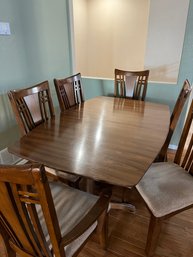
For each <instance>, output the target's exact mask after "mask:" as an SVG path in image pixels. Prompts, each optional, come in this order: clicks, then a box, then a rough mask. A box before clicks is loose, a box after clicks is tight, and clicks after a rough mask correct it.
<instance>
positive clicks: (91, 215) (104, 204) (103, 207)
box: [60, 189, 111, 247]
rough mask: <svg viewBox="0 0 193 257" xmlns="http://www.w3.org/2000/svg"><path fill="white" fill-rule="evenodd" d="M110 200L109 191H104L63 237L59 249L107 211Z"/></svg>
mask: <svg viewBox="0 0 193 257" xmlns="http://www.w3.org/2000/svg"><path fill="white" fill-rule="evenodd" d="M110 198H111V192H110V190H108V189H107V190H104V191H103V192H102V193H101V194H100V197H99V199H98V200H97V202H96V203H95V204H94V206H93V207H92V208H91V209H90V211H89V212H88V213H87V214H86V216H85V217H84V218H83V219H82V220H81V221H80V222H79V223H78V224H77V225H76V226H75V227H74V228H73V229H72V230H71V231H69V232H68V233H67V234H66V235H65V236H63V237H62V240H61V245H60V246H61V247H64V246H66V245H68V244H70V243H71V242H72V241H74V240H75V239H76V238H78V237H79V236H81V235H82V234H83V233H84V232H85V231H86V230H87V229H88V228H89V227H90V226H91V225H92V224H93V223H94V222H95V221H96V220H97V219H98V218H99V217H100V215H101V214H102V213H103V212H104V211H107V210H108V205H109V202H110Z"/></svg>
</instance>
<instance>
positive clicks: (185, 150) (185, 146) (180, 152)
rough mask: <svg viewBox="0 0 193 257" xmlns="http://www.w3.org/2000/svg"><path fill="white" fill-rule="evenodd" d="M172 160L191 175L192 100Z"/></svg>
mask: <svg viewBox="0 0 193 257" xmlns="http://www.w3.org/2000/svg"><path fill="white" fill-rule="evenodd" d="M174 162H175V163H177V164H179V165H181V166H182V167H183V168H184V169H186V170H187V171H188V172H189V173H191V175H193V100H192V103H191V105H190V108H189V111H188V115H187V118H186V122H185V124H184V129H183V131H182V135H181V138H180V142H179V145H178V149H177V151H176V155H175V158H174Z"/></svg>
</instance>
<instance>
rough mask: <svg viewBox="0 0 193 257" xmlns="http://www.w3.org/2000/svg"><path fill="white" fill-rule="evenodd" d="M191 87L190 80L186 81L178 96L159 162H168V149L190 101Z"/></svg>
mask: <svg viewBox="0 0 193 257" xmlns="http://www.w3.org/2000/svg"><path fill="white" fill-rule="evenodd" d="M191 90H192V88H191V86H190V83H189V81H188V80H185V81H184V84H183V87H182V89H181V91H180V94H179V96H178V99H177V101H176V104H175V106H174V109H173V112H172V115H171V117H170V127H169V132H168V135H167V138H166V140H165V143H164V145H163V146H162V148H161V151H160V153H159V157H158V158H157V160H158V161H164V160H166V157H167V149H168V146H169V143H170V140H171V138H172V135H173V133H174V130H175V128H176V125H177V122H178V120H179V117H180V114H181V112H182V109H183V107H184V104H185V103H186V100H187V99H188V96H189V95H190V93H191Z"/></svg>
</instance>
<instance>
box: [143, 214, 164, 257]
mask: <svg viewBox="0 0 193 257" xmlns="http://www.w3.org/2000/svg"><path fill="white" fill-rule="evenodd" d="M161 225H162V221H161V220H160V219H159V218H156V217H154V216H153V215H151V218H150V223H149V230H148V236H147V243H146V249H145V251H146V253H147V256H148V257H150V256H153V254H154V250H155V248H156V245H157V241H158V237H159V234H160V231H161Z"/></svg>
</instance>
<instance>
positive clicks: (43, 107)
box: [8, 81, 80, 188]
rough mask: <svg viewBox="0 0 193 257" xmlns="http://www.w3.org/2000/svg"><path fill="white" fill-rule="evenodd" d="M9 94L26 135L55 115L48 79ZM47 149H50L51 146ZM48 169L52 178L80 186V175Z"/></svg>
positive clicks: (20, 126) (22, 130) (22, 131)
mask: <svg viewBox="0 0 193 257" xmlns="http://www.w3.org/2000/svg"><path fill="white" fill-rule="evenodd" d="M8 96H9V99H10V102H11V106H12V109H13V112H14V114H15V118H16V121H17V123H18V125H19V128H20V132H21V134H22V135H26V134H27V133H29V132H30V131H31V130H33V129H34V128H36V127H37V126H39V125H40V124H42V123H44V122H45V121H47V120H48V119H49V118H50V117H54V107H53V102H52V98H51V94H50V89H49V84H48V81H44V82H41V83H39V84H37V85H34V86H32V87H28V88H24V89H20V90H14V91H10V92H9V93H8ZM37 147H38V145H37ZM47 150H48V151H49V147H48V149H47ZM46 170H47V172H48V173H49V177H50V178H51V179H56V178H57V179H59V180H61V181H63V182H64V183H68V184H70V185H72V186H74V187H77V188H78V185H79V181H80V177H78V176H73V175H69V174H65V173H62V174H61V173H60V172H59V171H56V170H55V169H48V168H47V167H46ZM56 176H57V177H56Z"/></svg>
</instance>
